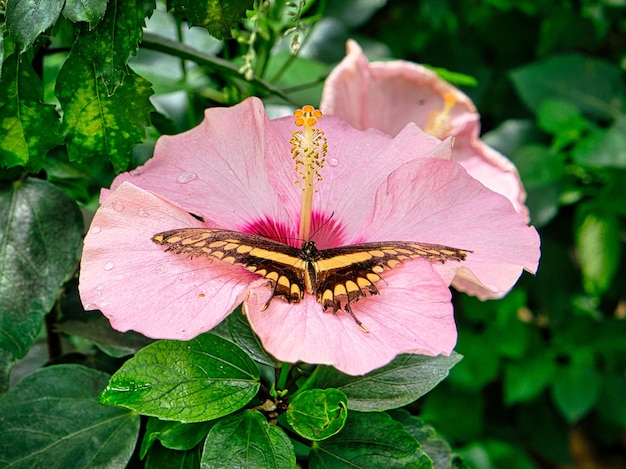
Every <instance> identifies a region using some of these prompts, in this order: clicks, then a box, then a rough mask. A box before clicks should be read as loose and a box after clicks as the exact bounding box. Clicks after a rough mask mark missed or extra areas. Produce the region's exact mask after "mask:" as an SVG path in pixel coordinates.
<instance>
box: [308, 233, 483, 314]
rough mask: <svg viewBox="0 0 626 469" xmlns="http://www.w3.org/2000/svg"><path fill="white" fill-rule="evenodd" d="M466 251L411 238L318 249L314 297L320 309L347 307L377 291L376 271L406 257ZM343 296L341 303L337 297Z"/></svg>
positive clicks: (436, 257)
mask: <svg viewBox="0 0 626 469" xmlns="http://www.w3.org/2000/svg"><path fill="white" fill-rule="evenodd" d="M471 252H472V251H468V250H465V249H457V248H453V247H450V246H444V245H440V244H428V243H414V242H380V243H363V244H354V245H351V246H344V247H339V248H333V249H324V250H321V251H319V252H318V256H317V260H316V262H315V268H316V274H317V279H316V280H317V285H316V289H315V291H316V295H317V300H318V301H319V302H320V303H321V304H322V306H323V307H324V309H325V310H326V309H328V308H333V311H334V312H337V311H340V310H348V311H349V308H350V303H352V302H354V301H357V300H358V299H359V298H361V297H364V296H366V292H368V293H370V294H371V295H377V294H378V288H377V287H376V282H378V281H380V280H382V277H380V275H379V274H381V273H382V272H384V271H385V270H389V269H393V268H395V267H397V266H398V265H400V264H402V263H403V262H405V261H407V260H410V259H426V260H428V261H430V262H432V263H437V262H441V263H444V262H448V261H459V262H460V261H463V260H465V258H466V257H467V254H468V253H471ZM342 297H345V298H346V299H347V302H346V304H345V305H344V306H342V304H341V300H340V298H342Z"/></svg>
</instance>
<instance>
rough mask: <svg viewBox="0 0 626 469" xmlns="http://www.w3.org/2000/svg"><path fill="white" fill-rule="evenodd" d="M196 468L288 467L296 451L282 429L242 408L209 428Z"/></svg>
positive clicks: (253, 412)
mask: <svg viewBox="0 0 626 469" xmlns="http://www.w3.org/2000/svg"><path fill="white" fill-rule="evenodd" d="M200 467H201V468H202V469H209V468H237V467H259V468H261V467H262V468H263V469H283V468H284V469H292V468H295V467H296V454H295V452H294V449H293V445H292V444H291V440H289V438H288V437H287V435H285V432H283V430H282V429H280V428H279V427H277V426H276V425H270V424H268V423H267V421H266V420H265V417H263V414H261V413H260V412H258V411H256V410H245V411H243V412H242V413H240V414H237V415H233V416H230V417H227V418H224V419H222V420H220V421H219V422H217V423H216V424H215V425H214V426H213V428H211V431H210V432H209V435H208V436H207V439H206V442H205V443H204V452H203V454H202V460H201V464H200Z"/></svg>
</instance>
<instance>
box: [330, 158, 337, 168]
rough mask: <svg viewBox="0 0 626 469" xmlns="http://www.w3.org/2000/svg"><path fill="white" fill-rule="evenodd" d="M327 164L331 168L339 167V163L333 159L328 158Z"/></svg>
mask: <svg viewBox="0 0 626 469" xmlns="http://www.w3.org/2000/svg"><path fill="white" fill-rule="evenodd" d="M328 164H329V165H330V166H332V167H336V166H339V161H337V159H335V158H330V159H329V160H328Z"/></svg>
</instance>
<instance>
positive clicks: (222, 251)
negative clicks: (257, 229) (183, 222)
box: [152, 228, 304, 303]
mask: <svg viewBox="0 0 626 469" xmlns="http://www.w3.org/2000/svg"><path fill="white" fill-rule="evenodd" d="M152 241H154V242H155V243H157V244H161V245H163V246H167V251H172V252H174V253H176V254H187V255H188V256H189V257H192V258H193V257H201V256H204V257H208V258H209V259H219V260H221V261H225V262H229V263H231V264H239V265H242V266H244V267H245V268H246V269H248V270H249V271H250V272H254V273H256V274H257V275H260V276H262V277H265V278H267V279H269V280H271V281H272V284H273V285H274V293H273V296H277V297H281V298H283V299H285V300H286V301H288V302H290V303H291V302H298V301H300V299H301V298H302V296H303V295H304V277H303V276H304V261H303V260H302V259H301V257H300V250H299V249H296V248H294V247H291V246H288V245H286V244H282V243H277V242H275V241H271V240H269V239H267V238H263V237H261V236H255V235H251V234H248V233H241V232H239V231H231V230H216V229H210V228H183V229H178V230H170V231H164V232H162V233H157V234H156V235H154V236H153V237H152Z"/></svg>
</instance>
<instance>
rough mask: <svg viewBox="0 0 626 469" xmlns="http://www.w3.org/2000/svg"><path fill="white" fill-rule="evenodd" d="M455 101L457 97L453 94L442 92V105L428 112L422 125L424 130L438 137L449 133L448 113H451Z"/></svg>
mask: <svg viewBox="0 0 626 469" xmlns="http://www.w3.org/2000/svg"><path fill="white" fill-rule="evenodd" d="M456 102H457V99H456V97H455V96H454V94H452V93H444V95H443V107H442V108H441V109H436V110H434V111H432V112H431V113H430V115H429V116H428V119H427V120H426V125H425V126H424V132H426V133H427V134H430V135H432V136H433V137H437V138H439V139H444V138H445V137H447V136H448V135H450V132H451V131H452V125H451V124H450V115H451V114H452V109H453V108H454V106H455V104H456Z"/></svg>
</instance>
